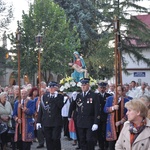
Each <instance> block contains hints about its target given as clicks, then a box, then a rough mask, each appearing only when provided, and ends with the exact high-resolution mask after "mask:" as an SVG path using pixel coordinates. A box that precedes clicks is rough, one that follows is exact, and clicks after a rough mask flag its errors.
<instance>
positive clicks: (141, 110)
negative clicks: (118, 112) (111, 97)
mask: <svg viewBox="0 0 150 150" xmlns="http://www.w3.org/2000/svg"><path fill="white" fill-rule="evenodd" d="M125 107H126V108H127V110H128V111H127V113H126V114H127V117H128V121H127V122H125V124H124V127H123V129H122V131H121V133H120V135H119V138H118V140H117V142H116V145H115V150H124V149H126V150H149V149H150V120H149V119H148V118H146V117H147V111H148V110H147V107H146V105H145V104H144V103H143V102H142V101H141V100H140V99H138V100H137V99H134V100H131V101H129V102H127V103H126V104H125Z"/></svg>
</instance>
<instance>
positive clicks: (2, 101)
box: [0, 92, 13, 149]
mask: <svg viewBox="0 0 150 150" xmlns="http://www.w3.org/2000/svg"><path fill="white" fill-rule="evenodd" d="M6 99H7V93H6V92H2V93H0V122H1V123H3V124H6V125H7V126H8V127H11V126H12V124H11V115H12V112H13V111H12V107H11V104H10V102H9V101H6ZM1 139H2V143H3V149H5V146H6V143H7V131H6V132H4V133H2V134H1Z"/></svg>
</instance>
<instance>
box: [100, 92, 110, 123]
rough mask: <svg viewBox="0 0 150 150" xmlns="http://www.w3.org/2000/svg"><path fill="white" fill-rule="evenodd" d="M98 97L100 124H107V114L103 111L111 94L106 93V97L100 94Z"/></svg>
mask: <svg viewBox="0 0 150 150" xmlns="http://www.w3.org/2000/svg"><path fill="white" fill-rule="evenodd" d="M98 96H99V100H100V107H99V109H100V114H101V115H100V122H106V121H107V114H106V113H105V112H104V111H103V110H104V106H105V103H106V100H107V98H108V97H109V96H111V94H109V93H104V97H103V96H102V95H101V94H100V93H98Z"/></svg>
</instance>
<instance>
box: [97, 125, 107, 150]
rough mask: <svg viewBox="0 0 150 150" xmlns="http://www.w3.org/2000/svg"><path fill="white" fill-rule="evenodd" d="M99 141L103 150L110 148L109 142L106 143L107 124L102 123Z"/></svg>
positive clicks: (99, 129) (98, 132) (98, 131)
mask: <svg viewBox="0 0 150 150" xmlns="http://www.w3.org/2000/svg"><path fill="white" fill-rule="evenodd" d="M97 140H98V144H99V147H100V149H101V150H105V149H107V148H108V142H107V141H106V122H100V124H99V126H98V130H97Z"/></svg>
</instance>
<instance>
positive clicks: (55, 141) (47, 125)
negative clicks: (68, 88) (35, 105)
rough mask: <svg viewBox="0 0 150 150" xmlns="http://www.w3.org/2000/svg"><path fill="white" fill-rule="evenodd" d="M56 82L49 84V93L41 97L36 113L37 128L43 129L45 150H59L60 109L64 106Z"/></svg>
mask: <svg viewBox="0 0 150 150" xmlns="http://www.w3.org/2000/svg"><path fill="white" fill-rule="evenodd" d="M57 90H58V84H57V82H54V81H52V82H50V83H49V93H48V92H47V93H45V94H44V95H43V96H42V97H41V103H40V108H39V112H38V119H37V128H40V127H41V123H42V126H43V127H44V134H45V138H46V147H47V150H61V142H60V138H61V130H62V123H63V122H62V116H61V109H62V107H63V105H64V104H65V101H64V96H63V95H62V94H59V93H58V92H57Z"/></svg>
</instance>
